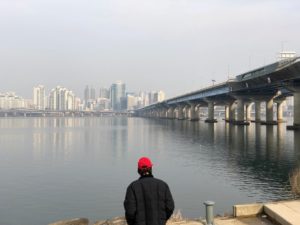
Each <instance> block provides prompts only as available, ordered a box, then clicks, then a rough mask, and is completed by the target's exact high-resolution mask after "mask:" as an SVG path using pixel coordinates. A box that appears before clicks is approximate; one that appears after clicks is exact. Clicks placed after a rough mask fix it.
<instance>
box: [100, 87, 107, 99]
mask: <svg viewBox="0 0 300 225" xmlns="http://www.w3.org/2000/svg"><path fill="white" fill-rule="evenodd" d="M99 98H107V99H109V90H108V89H107V88H104V87H101V88H100V89H99Z"/></svg>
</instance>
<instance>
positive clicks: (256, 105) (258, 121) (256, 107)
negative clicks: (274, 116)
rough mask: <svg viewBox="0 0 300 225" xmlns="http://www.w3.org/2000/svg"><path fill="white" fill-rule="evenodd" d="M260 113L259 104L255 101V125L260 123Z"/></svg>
mask: <svg viewBox="0 0 300 225" xmlns="http://www.w3.org/2000/svg"><path fill="white" fill-rule="evenodd" d="M260 112H261V102H260V101H255V120H254V122H255V123H260V122H261V117H260Z"/></svg>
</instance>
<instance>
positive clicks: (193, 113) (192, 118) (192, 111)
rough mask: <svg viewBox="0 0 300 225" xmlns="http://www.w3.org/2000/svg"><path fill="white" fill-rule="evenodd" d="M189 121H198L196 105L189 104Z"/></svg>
mask: <svg viewBox="0 0 300 225" xmlns="http://www.w3.org/2000/svg"><path fill="white" fill-rule="evenodd" d="M190 106H191V107H190V121H198V120H199V116H198V110H197V109H196V107H197V105H196V104H190Z"/></svg>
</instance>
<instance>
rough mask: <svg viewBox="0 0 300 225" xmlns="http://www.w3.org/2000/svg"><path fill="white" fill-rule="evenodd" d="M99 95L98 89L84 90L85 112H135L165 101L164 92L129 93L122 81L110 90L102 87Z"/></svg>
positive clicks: (114, 84) (86, 88) (113, 85)
mask: <svg viewBox="0 0 300 225" xmlns="http://www.w3.org/2000/svg"><path fill="white" fill-rule="evenodd" d="M98 93H99V94H98V95H97V91H96V89H95V88H94V87H93V86H91V87H89V86H86V87H85V89H84V101H83V108H84V110H96V111H105V110H106V111H107V110H112V111H126V110H135V109H137V108H141V107H144V106H147V105H150V104H154V103H157V102H161V101H163V100H165V93H164V92H163V91H152V92H149V93H148V92H143V91H140V92H139V93H134V92H127V91H126V85H125V83H123V82H122V81H117V82H115V83H113V84H112V85H111V86H110V88H105V87H100V89H99V92H98Z"/></svg>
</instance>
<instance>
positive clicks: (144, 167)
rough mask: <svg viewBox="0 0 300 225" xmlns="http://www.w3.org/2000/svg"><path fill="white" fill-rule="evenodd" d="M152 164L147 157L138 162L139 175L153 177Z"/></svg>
mask: <svg viewBox="0 0 300 225" xmlns="http://www.w3.org/2000/svg"><path fill="white" fill-rule="evenodd" d="M152 165H153V164H152V162H151V160H150V159H149V158H147V157H142V158H140V159H139V161H138V173H139V174H140V175H141V176H149V175H152Z"/></svg>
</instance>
